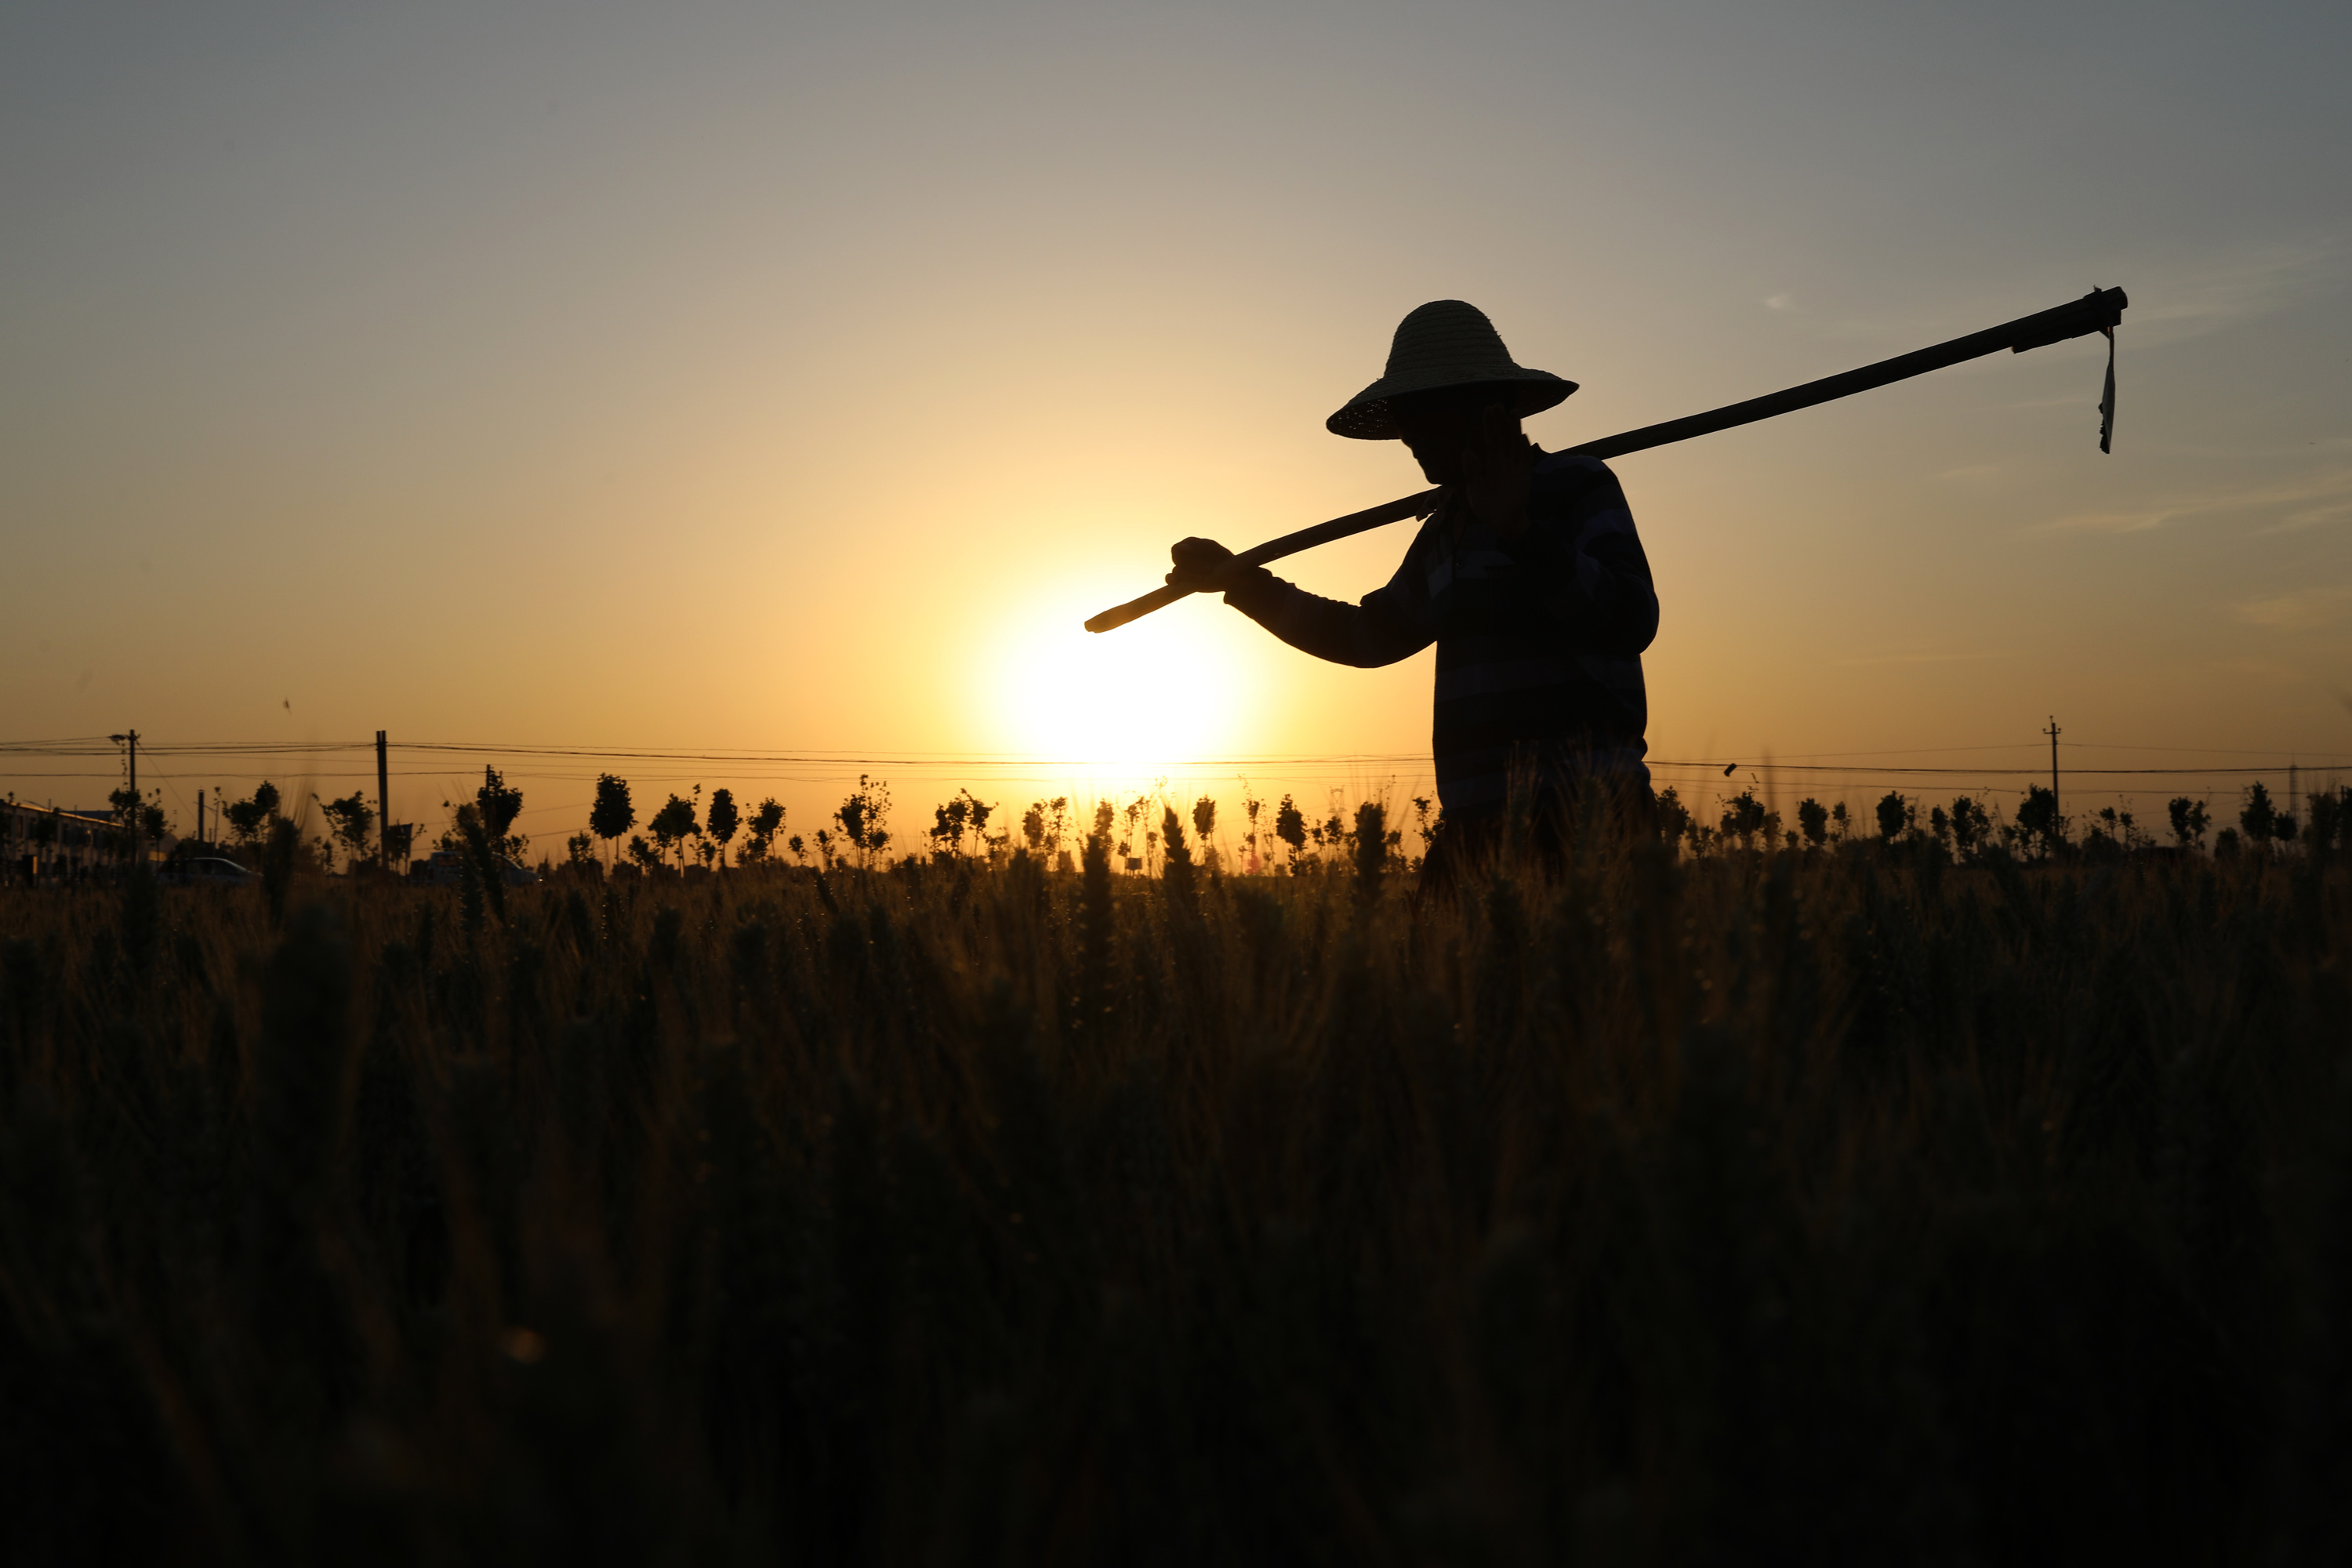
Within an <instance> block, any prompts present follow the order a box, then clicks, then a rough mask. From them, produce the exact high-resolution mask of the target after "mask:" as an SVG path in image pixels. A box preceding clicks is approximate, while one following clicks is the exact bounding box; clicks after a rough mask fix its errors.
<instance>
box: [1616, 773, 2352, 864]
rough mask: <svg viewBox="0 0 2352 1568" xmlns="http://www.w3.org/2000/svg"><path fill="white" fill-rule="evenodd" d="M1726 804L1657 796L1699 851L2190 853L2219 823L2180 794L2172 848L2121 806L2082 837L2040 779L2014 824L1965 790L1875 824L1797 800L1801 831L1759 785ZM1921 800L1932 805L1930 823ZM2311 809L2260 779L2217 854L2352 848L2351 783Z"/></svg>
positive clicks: (2171, 824)
mask: <svg viewBox="0 0 2352 1568" xmlns="http://www.w3.org/2000/svg"><path fill="white" fill-rule="evenodd" d="M1720 804H1721V805H1722V808H1723V809H1722V813H1721V815H1720V816H1719V817H1718V819H1717V822H1716V824H1715V826H1707V825H1706V824H1705V823H1704V822H1702V821H1700V820H1699V818H1698V817H1697V816H1696V814H1695V813H1694V812H1693V811H1692V810H1691V809H1690V808H1689V807H1688V806H1687V805H1685V804H1684V803H1683V801H1682V799H1681V797H1680V795H1678V794H1677V792H1676V791H1675V790H1674V789H1672V788H1668V789H1666V790H1665V791H1664V792H1663V793H1661V794H1660V795H1659V796H1658V819H1659V826H1660V830H1661V831H1662V832H1663V833H1664V836H1665V837H1666V838H1667V839H1668V840H1669V841H1670V842H1675V843H1680V844H1682V845H1685V847H1688V848H1689V850H1690V851H1691V852H1692V853H1693V854H1696V855H1706V854H1710V853H1714V852H1716V851H1717V850H1720V849H1726V848H1731V847H1739V848H1744V849H1752V848H1758V847H1766V848H1769V847H1775V846H1785V847H1788V848H1790V849H1808V848H1810V849H1822V848H1826V847H1830V846H1832V845H1835V844H1843V843H1850V842H1856V841H1861V840H1865V839H1871V838H1874V839H1876V840H1877V841H1878V842H1880V843H1885V844H1901V843H1918V844H1925V843H1933V844H1936V845H1937V846H1939V847H1941V848H1943V849H1944V850H1945V851H1947V852H1948V853H1949V854H1951V855H1952V856H1953V857H1954V858H1958V859H1959V860H1962V861H1974V860H1977V859H1979V858H1982V857H1983V856H1984V855H1985V854H1986V853H1987V852H1988V851H1991V850H1995V849H1998V850H2000V852H2003V853H2006V854H2011V855H2016V856H2021V857H2025V858H2032V859H2037V860H2041V859H2050V858H2068V857H2073V856H2081V857H2083V858H2089V859H2105V858H2117V857H2121V856H2124V855H2126V854H2133V853H2139V852H2145V851H2147V850H2151V849H2159V848H2163V849H2168V850H2170V851H2171V852H2173V853H2181V854H2186V853H2196V852H2202V851H2203V850H2204V849H2205V848H2206V844H2205V836H2206V834H2207V833H2208V832H2209V831H2210V830H2211V829H2212V827H2213V824H2214V816H2213V808H2212V806H2211V805H2210V803H2208V802H2206V801H2202V800H2197V799H2194V798H2192V797H2190V796H2188V795H2177V796H2175V797H2174V798H2173V799H2172V800H2171V801H2170V802H2168V804H2167V805H2166V807H2165V816H2166V818H2167V826H2168V828H2169V829H2170V837H2171V840H2172V841H2171V843H2170V844H2169V845H2165V844H2163V843H2162V842H2161V841H2160V840H2159V839H2158V837H2157V836H2156V835H2155V834H2153V833H2151V832H2149V831H2148V830H2147V828H2145V827H2143V826H2141V825H2140V823H2139V822H2138V820H2137V818H2136V817H2135V816H2133V814H2132V813H2131V812H2130V811H2129V810H2128V809H2126V808H2123V807H2118V806H2112V805H2110V806H2103V807H2101V808H2100V809H2099V810H2098V811H2097V812H2096V813H2095V814H2094V815H2093V816H2091V817H2090V818H2089V819H2088V821H2087V822H2086V823H2085V824H2084V830H2083V832H2082V834H2081V836H2080V837H2076V835H2075V832H2074V828H2075V821H2074V818H2072V817H2069V816H2065V815H2063V813H2062V812H2061V811H2060V810H2059V802H2058V796H2057V795H2056V794H2055V793H2054V792H2053V791H2051V790H2048V789H2044V788H2043V787H2042V786H2041V785H2039V784H2035V785H2033V786H2032V787H2031V788H2029V789H2028V790H2027V791H2026V792H2025V798H2024V799H2023V800H2021V802H2019V803H2018V807H2017V812H2016V815H2015V816H2011V817H2010V818H2008V819H2007V820H2003V819H2002V818H2001V816H2000V813H1999V809H1998V808H1997V807H1990V806H1988V805H1985V804H1984V802H1982V801H1980V800H1979V799H1977V798H1976V797H1975V796H1973V795H1959V796H1958V797H1956V798H1955V799H1954V800H1953V801H1952V803H1951V805H1949V806H1944V805H1930V804H1928V803H1927V802H1924V801H1921V800H1917V799H1914V798H1912V797H1909V796H1906V795H1903V794H1901V793H1900V792H1899V791H1894V790H1890V791H1888V792H1887V793H1886V794H1885V795H1883V796H1881V797H1880V799H1879V802H1878V805H1877V807H1876V809H1875V810H1874V812H1873V814H1872V816H1873V818H1874V820H1873V822H1872V823H1871V824H1870V825H1869V826H1864V823H1863V822H1862V821H1861V820H1860V819H1859V818H1858V817H1857V816H1855V815H1854V814H1853V813H1851V812H1849V811H1848V810H1847V809H1846V805H1845V803H1844V802H1843V801H1839V802H1838V803H1837V804H1836V805H1827V806H1825V805H1822V803H1821V802H1819V801H1817V800H1812V799H1810V798H1809V799H1806V800H1801V801H1800V802H1798V803H1797V826H1796V827H1795V828H1793V829H1789V828H1785V827H1784V826H1783V825H1782V822H1781V818H1780V813H1779V812H1777V811H1774V810H1772V809H1770V808H1769V806H1767V805H1765V803H1764V802H1762V801H1760V800H1759V799H1758V798H1757V797H1756V792H1755V791H1754V790H1753V789H1752V788H1751V789H1744V790H1741V791H1740V792H1739V793H1738V795H1732V796H1730V797H1728V798H1727V799H1725V800H1723V801H1722V802H1721V803H1720ZM1922 805H1926V806H1927V816H1926V818H1925V820H1924V821H1923V820H1922V819H1921V816H1920V808H1921V806H1922ZM2304 807H2305V810H2304V815H2303V816H2302V817H2301V818H2300V819H2298V818H2297V817H2296V816H2295V815H2294V812H2293V810H2292V809H2290V808H2289V807H2286V806H2282V805H2280V804H2279V802H2278V801H2277V800H2276V799H2275V798H2274V797H2273V795H2271V792H2270V786H2269V785H2267V784H2263V783H2262V782H2260V781H2259V780H2257V781H2256V782H2255V783H2253V784H2250V785H2248V786H2247V788H2246V789H2245V790H2244V791H2243V792H2242V795H2241V798H2240V802H2239V806H2238V825H2237V826H2235V827H2226V826H2225V827H2223V828H2221V830H2220V831H2219V832H2218V833H2216V834H2214V837H2213V844H2212V849H2211V852H2212V854H2213V855H2214V856H2216V857H2217V858H2221V859H2230V858H2233V857H2236V856H2239V855H2242V854H2246V853H2248V852H2250V851H2251V852H2254V853H2263V852H2268V851H2272V850H2276V849H2282V848H2285V847H2290V846H2294V845H2298V844H2299V845H2301V846H2303V847H2305V848H2306V849H2310V850H2313V851H2320V852H2324V851H2328V850H2334V849H2337V848H2347V849H2352V786H2338V787H2336V788H2335V789H2333V790H2315V791H2312V792H2310V793H2309V794H2307V795H2305V800H2304ZM1872 828H1874V829H1875V832H1873V831H1872Z"/></svg>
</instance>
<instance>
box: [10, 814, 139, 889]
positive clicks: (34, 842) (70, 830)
mask: <svg viewBox="0 0 2352 1568" xmlns="http://www.w3.org/2000/svg"><path fill="white" fill-rule="evenodd" d="M172 844H173V839H171V838H170V837H164V838H163V839H161V840H150V841H149V842H148V844H147V846H146V849H147V857H148V858H149V859H151V860H152V859H155V858H160V857H161V856H162V855H163V854H165V853H167V852H168V851H169V850H170V848H171V847H172ZM129 848H130V832H129V830H128V829H127V828H125V827H124V826H122V824H121V821H120V820H118V819H117V818H116V816H115V815H114V814H113V813H112V812H111V811H68V810H66V809H64V808H62V807H59V806H48V805H26V803H24V802H22V801H14V800H11V801H0V876H5V878H6V879H7V880H9V881H12V882H72V881H80V880H83V879H87V878H90V877H94V876H97V875H99V874H100V873H101V872H106V871H111V870H115V869H118V868H121V865H122V861H123V857H124V855H125V854H126V853H127V852H128V850H129Z"/></svg>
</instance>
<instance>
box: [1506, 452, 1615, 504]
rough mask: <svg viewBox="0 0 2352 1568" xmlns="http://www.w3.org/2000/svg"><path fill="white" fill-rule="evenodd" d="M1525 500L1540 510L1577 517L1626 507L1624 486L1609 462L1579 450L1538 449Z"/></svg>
mask: <svg viewBox="0 0 2352 1568" xmlns="http://www.w3.org/2000/svg"><path fill="white" fill-rule="evenodd" d="M1528 500H1530V502H1532V503H1533V504H1534V505H1535V506H1536V507H1538V509H1540V510H1544V511H1548V512H1551V513H1553V514H1555V515H1564V516H1572V517H1576V518H1580V519H1581V518H1584V517H1588V516H1591V515H1593V514H1596V513H1600V512H1622V511H1624V510H1627V509H1626V506H1625V491H1624V489H1623V487H1622V486H1621V485H1619V484H1618V482H1617V476H1616V475H1615V474H1614V473H1612V471H1611V470H1610V468H1609V465H1608V464H1606V463H1604V462H1602V461H1601V459H1600V458H1593V457H1588V456H1586V455H1585V454H1584V453H1582V452H1538V454H1537V457H1536V464H1535V472H1534V475H1533V478H1532V480H1531V482H1530V485H1529V494H1528Z"/></svg>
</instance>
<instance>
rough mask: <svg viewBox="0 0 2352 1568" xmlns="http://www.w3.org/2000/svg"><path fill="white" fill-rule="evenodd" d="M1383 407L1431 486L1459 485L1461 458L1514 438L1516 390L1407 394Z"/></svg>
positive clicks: (1445, 390)
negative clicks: (1491, 444) (1489, 445)
mask: <svg viewBox="0 0 2352 1568" xmlns="http://www.w3.org/2000/svg"><path fill="white" fill-rule="evenodd" d="M1388 405H1389V419H1390V422H1391V424H1393V425H1394V426H1396V433H1397V438H1398V439H1400V440H1402V442H1403V443H1404V444H1405V447H1406V449H1407V450H1409V451H1411V452H1412V456H1413V460H1414V461H1415V462H1418V463H1419V464H1420V465H1421V471H1422V474H1423V477H1425V478H1426V479H1428V480H1429V482H1430V483H1431V484H1433V485H1458V484H1460V483H1461V482H1462V480H1463V479H1464V477H1465V476H1464V474H1463V471H1462V455H1463V453H1465V451H1467V450H1468V449H1469V448H1471V447H1475V446H1480V445H1482V444H1485V443H1487V442H1491V441H1496V440H1507V439H1509V438H1511V437H1516V436H1517V435H1518V434H1519V413H1518V389H1517V387H1516V386H1510V385H1500V386H1496V385H1471V386H1446V387H1440V388H1437V389H1436V390H1434V391H1430V392H1408V393H1405V394H1403V395H1402V396H1397V397H1391V398H1390V399H1389V400H1388Z"/></svg>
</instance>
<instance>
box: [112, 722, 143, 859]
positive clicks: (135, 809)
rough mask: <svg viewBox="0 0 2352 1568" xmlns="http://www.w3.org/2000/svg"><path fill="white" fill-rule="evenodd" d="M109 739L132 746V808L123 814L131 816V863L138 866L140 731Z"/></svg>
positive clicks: (128, 732)
mask: <svg viewBox="0 0 2352 1568" xmlns="http://www.w3.org/2000/svg"><path fill="white" fill-rule="evenodd" d="M107 739H108V740H110V741H111V742H114V743H115V744H116V745H118V746H121V745H124V744H128V745H129V746H130V748H131V809H130V810H129V811H127V812H125V813H123V815H124V816H128V817H129V818H131V864H132V865H133V866H136V865H137V864H139V860H140V844H139V816H140V813H139V805H140V802H139V731H136V730H126V731H123V732H122V733H121V734H120V735H109V736H108V737H107Z"/></svg>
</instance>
